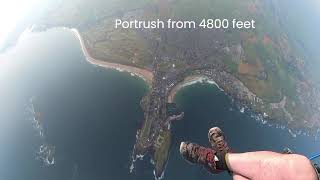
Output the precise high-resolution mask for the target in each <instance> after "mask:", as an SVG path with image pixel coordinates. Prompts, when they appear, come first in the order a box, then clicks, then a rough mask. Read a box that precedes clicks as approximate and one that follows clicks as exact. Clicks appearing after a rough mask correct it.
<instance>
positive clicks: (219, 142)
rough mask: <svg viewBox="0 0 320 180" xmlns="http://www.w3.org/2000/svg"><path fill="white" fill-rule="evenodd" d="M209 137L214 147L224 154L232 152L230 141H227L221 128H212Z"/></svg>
mask: <svg viewBox="0 0 320 180" xmlns="http://www.w3.org/2000/svg"><path fill="white" fill-rule="evenodd" d="M208 139H209V142H210V143H211V146H212V148H214V149H215V150H216V151H220V152H222V153H224V154H226V153H228V152H231V149H230V147H229V146H228V143H227V142H226V141H225V138H224V135H223V132H222V130H221V129H220V128H218V127H213V128H211V129H210V130H209V133H208Z"/></svg>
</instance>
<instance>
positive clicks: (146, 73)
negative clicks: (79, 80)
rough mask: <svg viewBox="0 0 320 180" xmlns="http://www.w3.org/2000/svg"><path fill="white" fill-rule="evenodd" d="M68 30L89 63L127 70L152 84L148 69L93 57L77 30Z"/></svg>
mask: <svg viewBox="0 0 320 180" xmlns="http://www.w3.org/2000/svg"><path fill="white" fill-rule="evenodd" d="M69 30H71V31H72V32H73V33H74V34H75V36H76V37H77V38H78V40H79V42H80V46H81V49H82V52H83V54H84V56H85V58H86V60H87V61H88V62H89V63H90V64H93V65H96V66H100V67H103V68H106V69H115V70H117V71H121V72H122V71H125V72H128V73H130V74H131V75H136V76H138V77H140V78H142V79H143V80H144V81H145V82H147V84H148V85H150V86H151V85H152V81H153V77H154V75H153V73H152V72H151V71H148V70H146V69H141V68H137V67H133V66H127V65H123V64H118V63H111V62H106V61H102V60H99V59H95V58H93V57H92V56H91V55H90V53H89V52H88V49H87V48H86V46H85V43H84V39H83V38H82V37H81V35H80V33H79V31H78V30H77V29H69Z"/></svg>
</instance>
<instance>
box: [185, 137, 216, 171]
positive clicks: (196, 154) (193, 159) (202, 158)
mask: <svg viewBox="0 0 320 180" xmlns="http://www.w3.org/2000/svg"><path fill="white" fill-rule="evenodd" d="M180 154H181V155H182V156H183V157H184V158H185V159H186V160H187V161H188V162H190V163H193V164H201V165H203V166H204V167H205V168H206V169H208V170H209V171H210V172H211V173H214V174H217V173H220V172H221V170H218V169H217V168H216V161H217V160H218V158H217V156H216V151H215V150H213V149H211V148H205V147H202V146H199V145H198V144H194V143H189V142H182V143H181V144H180Z"/></svg>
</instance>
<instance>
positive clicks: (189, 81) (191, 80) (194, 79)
mask: <svg viewBox="0 0 320 180" xmlns="http://www.w3.org/2000/svg"><path fill="white" fill-rule="evenodd" d="M203 82H207V83H209V84H214V85H215V86H217V88H218V89H220V90H221V91H224V90H223V89H222V88H221V87H219V85H218V84H217V83H216V82H215V81H212V80H209V78H208V77H206V76H202V75H193V76H187V77H186V78H185V79H184V80H183V81H182V82H180V83H178V84H177V85H175V86H174V87H173V88H172V89H171V90H170V92H169V94H168V99H167V102H168V103H174V97H175V96H176V94H177V93H178V92H179V91H180V90H181V89H182V88H184V87H187V86H190V85H193V84H196V83H203Z"/></svg>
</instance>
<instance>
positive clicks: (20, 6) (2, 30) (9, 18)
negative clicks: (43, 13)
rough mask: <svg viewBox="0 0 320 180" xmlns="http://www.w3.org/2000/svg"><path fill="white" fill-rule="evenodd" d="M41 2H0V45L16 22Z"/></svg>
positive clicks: (8, 0) (18, 0) (32, 0)
mask: <svg viewBox="0 0 320 180" xmlns="http://www.w3.org/2000/svg"><path fill="white" fill-rule="evenodd" d="M40 1H41V0H0V23H1V25H0V45H1V44H2V43H3V41H4V39H5V38H6V37H7V36H8V34H9V33H10V32H11V31H13V30H14V28H15V27H16V25H17V23H18V21H19V20H20V19H22V18H23V17H24V16H25V15H26V14H27V12H28V11H30V10H32V8H33V7H35V6H36V5H37V4H38V3H40Z"/></svg>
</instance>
